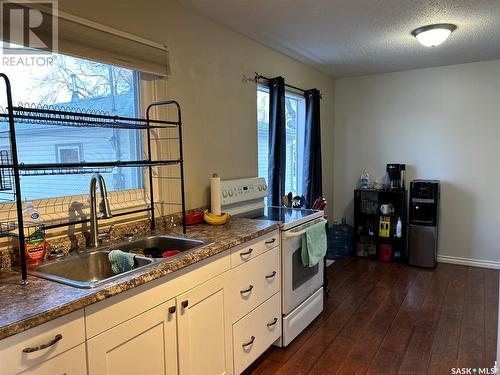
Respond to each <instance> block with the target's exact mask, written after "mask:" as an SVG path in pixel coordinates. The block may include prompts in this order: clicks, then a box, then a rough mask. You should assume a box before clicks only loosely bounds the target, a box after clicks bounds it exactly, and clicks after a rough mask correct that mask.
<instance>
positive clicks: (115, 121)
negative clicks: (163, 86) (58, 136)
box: [0, 73, 186, 284]
mask: <svg viewBox="0 0 500 375" xmlns="http://www.w3.org/2000/svg"><path fill="white" fill-rule="evenodd" d="M0 77H1V78H2V79H3V80H4V82H5V86H6V96H7V107H6V108H4V109H3V112H2V113H0V123H7V124H8V133H9V134H8V137H9V141H10V142H9V143H10V153H9V152H8V151H6V150H2V151H0V194H2V196H4V194H7V195H10V196H11V198H10V199H3V198H0V199H1V200H3V201H12V202H14V203H15V205H16V211H17V218H16V220H15V221H9V222H0V236H11V237H16V238H18V241H19V255H20V266H21V278H22V280H21V283H22V284H26V280H27V275H28V273H27V263H26V253H25V245H26V244H25V240H26V232H25V230H26V228H27V225H28V226H29V223H24V222H23V212H22V211H23V207H22V204H23V198H22V196H21V181H20V176H40V175H66V174H94V173H109V172H111V171H112V170H113V168H115V167H143V168H146V169H147V170H148V182H149V206H148V207H146V208H144V209H136V210H132V211H126V212H120V213H118V214H115V215H114V216H124V215H131V214H137V213H141V212H149V217H150V227H151V230H155V229H156V224H155V207H154V194H155V192H154V184H153V179H154V176H153V167H157V166H172V165H176V166H178V167H179V174H180V176H179V177H178V178H177V179H178V180H180V185H181V186H180V188H181V189H180V190H181V202H180V204H179V203H172V202H170V203H166V204H173V205H180V206H181V210H182V229H183V233H184V234H185V233H186V220H185V219H186V202H185V188H184V161H183V149H182V116H181V107H180V105H179V103H178V102H176V101H175V100H162V101H158V102H154V103H151V104H149V105H148V107H147V109H146V118H134V117H121V116H112V115H109V114H106V113H104V112H93V111H92V112H91V111H88V112H85V111H83V112H79V111H78V112H77V111H74V110H72V109H65V108H59V107H51V106H18V107H15V106H13V104H12V89H11V84H10V80H9V78H8V77H7V75H6V74H4V73H0ZM172 106H173V107H174V108H175V110H176V112H177V120H176V121H167V120H157V119H152V118H151V112H152V110H154V109H155V108H156V107H167V108H168V107H172ZM19 124H23V125H49V126H61V127H86V128H112V129H129V130H138V129H142V130H145V131H146V150H145V151H146V155H147V158H145V159H144V160H130V161H120V160H112V161H104V162H84V161H83V162H77V163H40V164H24V163H20V162H19V160H18V148H17V138H16V125H19ZM165 128H170V129H177V130H178V133H177V134H178V135H177V137H175V138H169V139H177V140H178V158H176V159H169V160H153V157H152V147H151V142H152V134H151V130H153V129H165ZM9 191H11V192H9ZM89 221H90V220H89V219H83V220H78V221H69V222H65V223H57V224H53V225H44V229H45V230H47V229H53V228H58V227H65V226H70V225H75V224H81V223H86V222H89Z"/></svg>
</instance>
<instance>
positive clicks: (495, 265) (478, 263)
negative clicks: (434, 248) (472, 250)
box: [437, 255, 500, 270]
mask: <svg viewBox="0 0 500 375" xmlns="http://www.w3.org/2000/svg"><path fill="white" fill-rule="evenodd" d="M437 261H438V262H440V263H451V264H460V265H462V266H472V267H482V268H492V269H495V270H500V262H493V261H490V260H478V259H470V258H461V257H451V256H448V255H438V256H437Z"/></svg>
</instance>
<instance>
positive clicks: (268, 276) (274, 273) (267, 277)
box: [266, 271, 276, 279]
mask: <svg viewBox="0 0 500 375" xmlns="http://www.w3.org/2000/svg"><path fill="white" fill-rule="evenodd" d="M274 276H276V271H273V272H272V273H271V274H270V275H267V276H266V279H272V278H273V277H274Z"/></svg>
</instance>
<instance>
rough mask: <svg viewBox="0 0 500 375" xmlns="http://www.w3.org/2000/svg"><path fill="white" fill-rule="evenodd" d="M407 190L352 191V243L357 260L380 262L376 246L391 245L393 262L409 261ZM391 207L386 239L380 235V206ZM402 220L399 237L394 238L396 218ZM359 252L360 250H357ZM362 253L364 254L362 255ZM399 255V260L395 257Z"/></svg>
mask: <svg viewBox="0 0 500 375" xmlns="http://www.w3.org/2000/svg"><path fill="white" fill-rule="evenodd" d="M407 195H408V193H407V191H406V189H401V190H380V189H355V190H354V244H355V247H356V254H357V256H359V257H364V258H373V259H379V246H380V245H382V244H388V245H392V261H397V262H404V263H406V262H407V261H408V240H407V232H408V209H407V207H408V204H407ZM383 204H392V205H393V207H394V214H393V215H391V226H390V235H389V237H387V238H386V237H381V236H379V226H380V217H381V216H383V215H382V214H381V212H380V206H381V205H383ZM398 217H399V218H401V223H402V236H401V238H399V237H396V222H397V218H398ZM358 250H359V251H358ZM361 250H363V255H362V254H361ZM395 252H399V253H400V257H394V253H395Z"/></svg>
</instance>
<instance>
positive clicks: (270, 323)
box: [267, 318, 278, 328]
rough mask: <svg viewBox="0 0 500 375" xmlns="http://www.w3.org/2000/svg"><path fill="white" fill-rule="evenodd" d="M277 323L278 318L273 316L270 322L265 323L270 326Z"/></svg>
mask: <svg viewBox="0 0 500 375" xmlns="http://www.w3.org/2000/svg"><path fill="white" fill-rule="evenodd" d="M276 323H278V318H274V319H273V321H272V322H269V323H267V326H268V327H269V328H271V327H272V326H274V325H276Z"/></svg>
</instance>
